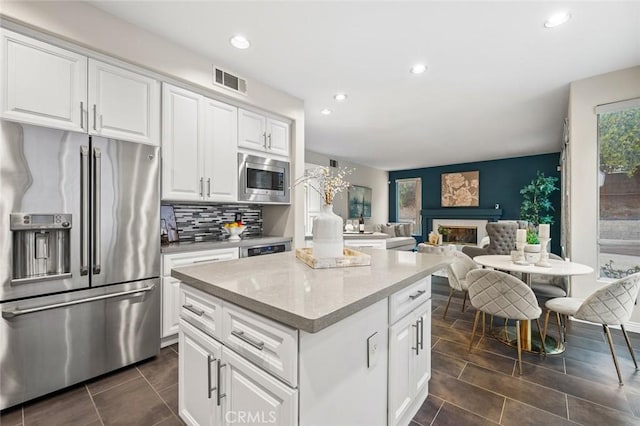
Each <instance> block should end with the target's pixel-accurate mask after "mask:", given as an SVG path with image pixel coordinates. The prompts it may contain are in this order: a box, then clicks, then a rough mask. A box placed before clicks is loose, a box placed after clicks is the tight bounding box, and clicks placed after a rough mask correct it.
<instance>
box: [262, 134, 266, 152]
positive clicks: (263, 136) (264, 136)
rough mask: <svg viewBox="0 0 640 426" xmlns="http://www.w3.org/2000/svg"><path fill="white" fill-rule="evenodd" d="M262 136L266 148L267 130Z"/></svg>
mask: <svg viewBox="0 0 640 426" xmlns="http://www.w3.org/2000/svg"><path fill="white" fill-rule="evenodd" d="M262 138H263V139H264V148H265V149H267V132H263V133H262Z"/></svg>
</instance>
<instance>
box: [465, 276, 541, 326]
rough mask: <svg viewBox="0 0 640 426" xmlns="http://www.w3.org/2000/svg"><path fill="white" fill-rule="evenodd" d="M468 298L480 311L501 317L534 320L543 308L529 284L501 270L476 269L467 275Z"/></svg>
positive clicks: (538, 316)
mask: <svg viewBox="0 0 640 426" xmlns="http://www.w3.org/2000/svg"><path fill="white" fill-rule="evenodd" d="M467 283H468V285H469V300H470V301H471V305H473V307H474V308H476V309H477V310H479V311H482V312H485V313H487V314H491V315H495V316H498V317H501V318H507V319H514V320H532V319H537V318H540V314H542V309H540V307H539V306H538V300H537V299H536V296H535V295H534V294H533V291H532V290H531V289H530V288H529V286H528V285H526V284H525V283H523V282H522V281H520V280H519V279H517V278H516V277H514V276H512V275H509V274H505V273H504V272H500V271H492V270H488V269H476V270H473V271H471V272H469V274H468V275H467Z"/></svg>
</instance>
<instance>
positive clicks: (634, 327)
mask: <svg viewBox="0 0 640 426" xmlns="http://www.w3.org/2000/svg"><path fill="white" fill-rule="evenodd" d="M570 319H571V321H576V322H583V323H585V324H592V325H595V326H601V325H602V324H596V323H594V322H590V321H583V320H579V319H575V318H573V317H570ZM609 327H610V328H617V329H620V326H619V325H611V326H609ZM624 328H625V330H627V331H628V332H630V333H640V322H628V323H626V324H625V325H624Z"/></svg>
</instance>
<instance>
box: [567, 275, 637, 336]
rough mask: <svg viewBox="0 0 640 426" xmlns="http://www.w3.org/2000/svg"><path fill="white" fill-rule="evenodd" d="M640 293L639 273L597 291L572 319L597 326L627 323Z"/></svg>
mask: <svg viewBox="0 0 640 426" xmlns="http://www.w3.org/2000/svg"><path fill="white" fill-rule="evenodd" d="M638 291H640V272H638V273H636V274H633V275H629V276H628V277H625V278H622V279H620V280H618V281H615V282H613V283H611V284H609V285H607V286H606V287H603V288H601V289H600V290H597V291H596V292H594V293H593V294H591V296H589V297H587V299H586V300H585V301H584V302H582V305H580V308H578V311H577V312H576V314H575V315H574V318H577V319H580V320H584V321H591V322H595V323H597V324H606V325H620V324H624V323H626V322H627V321H629V318H630V317H631V313H632V312H633V306H634V304H635V301H636V298H637V297H638Z"/></svg>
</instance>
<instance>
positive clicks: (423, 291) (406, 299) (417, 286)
mask: <svg viewBox="0 0 640 426" xmlns="http://www.w3.org/2000/svg"><path fill="white" fill-rule="evenodd" d="M430 298H431V277H430V276H429V277H426V278H423V279H421V280H419V281H417V282H415V283H414V284H412V285H410V286H409V287H406V288H404V289H402V290H400V291H397V292H396V293H394V294H392V295H391V297H389V324H394V323H395V322H396V321H398V320H399V319H400V318H402V317H404V316H405V315H407V314H408V313H409V312H411V311H412V310H414V309H415V308H416V307H418V306H420V305H421V304H422V303H424V302H425V301H426V300H428V299H430Z"/></svg>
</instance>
